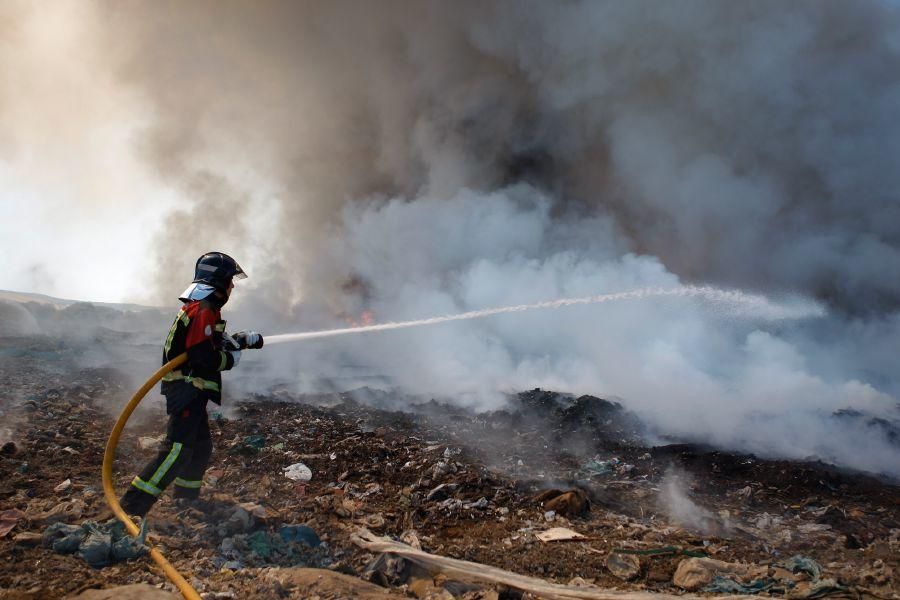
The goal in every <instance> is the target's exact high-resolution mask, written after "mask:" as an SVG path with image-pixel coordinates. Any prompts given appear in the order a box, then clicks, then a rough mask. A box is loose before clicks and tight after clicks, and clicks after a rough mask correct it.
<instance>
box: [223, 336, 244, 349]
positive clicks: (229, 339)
mask: <svg viewBox="0 0 900 600" xmlns="http://www.w3.org/2000/svg"><path fill="white" fill-rule="evenodd" d="M222 349H223V350H226V351H230V350H240V349H241V344H240V343H239V342H238V341H237V340H236V339H235V338H234V336H231V335H228V334H227V333H223V334H222Z"/></svg>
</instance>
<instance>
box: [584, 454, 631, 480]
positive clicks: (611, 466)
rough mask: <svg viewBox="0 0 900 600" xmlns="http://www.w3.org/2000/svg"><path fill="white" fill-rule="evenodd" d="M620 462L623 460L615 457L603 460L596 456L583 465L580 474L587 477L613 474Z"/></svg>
mask: <svg viewBox="0 0 900 600" xmlns="http://www.w3.org/2000/svg"><path fill="white" fill-rule="evenodd" d="M620 463H621V461H620V460H619V459H618V458H615V457H613V458H610V459H609V460H603V459H601V458H600V457H598V456H595V457H594V458H592V459H590V460H588V461H587V462H585V463H584V464H582V465H581V468H580V469H579V470H578V474H579V475H581V476H583V477H587V478H591V477H599V476H601V475H611V474H612V473H615V471H616V467H618V466H619V464H620Z"/></svg>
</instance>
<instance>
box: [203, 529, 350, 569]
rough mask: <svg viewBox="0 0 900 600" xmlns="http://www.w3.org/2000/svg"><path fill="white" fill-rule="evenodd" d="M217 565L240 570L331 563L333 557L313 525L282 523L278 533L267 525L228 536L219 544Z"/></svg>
mask: <svg viewBox="0 0 900 600" xmlns="http://www.w3.org/2000/svg"><path fill="white" fill-rule="evenodd" d="M218 550H219V553H218V555H217V556H216V557H214V558H213V561H212V563H213V565H214V566H215V567H216V568H217V569H219V568H225V569H230V570H240V569H244V568H247V567H263V566H285V567H296V566H305V567H317V568H321V567H327V566H329V565H330V564H331V563H332V562H333V559H332V557H331V554H330V550H329V548H328V545H327V544H325V543H324V542H322V541H321V540H320V539H319V536H318V535H316V533H315V531H313V530H312V529H310V528H308V527H306V528H304V527H303V526H298V525H287V526H283V527H281V528H280V529H279V530H278V532H277V533H272V532H269V531H266V530H263V529H260V530H257V531H254V532H252V533H240V534H236V535H233V536H229V537H226V538H224V539H223V540H222V542H221V544H219V548H218Z"/></svg>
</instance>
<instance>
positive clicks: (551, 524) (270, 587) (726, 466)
mask: <svg viewBox="0 0 900 600" xmlns="http://www.w3.org/2000/svg"><path fill="white" fill-rule="evenodd" d="M79 352H80V350H79V347H78V346H77V345H73V344H69V343H65V342H63V341H60V340H58V339H55V338H47V337H37V336H31V337H27V338H26V337H6V338H0V390H2V392H0V414H2V417H3V420H2V424H0V432H2V435H3V438H2V440H0V441H2V442H4V445H3V447H2V454H0V557H2V558H0V598H19V599H24V598H32V599H38V598H40V599H53V598H64V597H69V596H74V595H77V594H79V593H81V592H84V591H85V590H90V589H92V588H104V587H109V586H113V585H125V584H137V583H147V584H150V585H152V586H158V587H161V588H164V589H172V588H171V586H170V584H168V582H167V580H166V579H165V577H164V576H163V575H162V574H161V573H160V572H159V570H158V569H157V568H156V567H155V565H154V563H152V562H151V561H150V560H149V558H147V557H143V558H138V559H135V560H132V561H126V562H119V563H116V564H113V565H111V566H106V567H104V568H92V567H90V566H88V564H86V563H85V562H84V560H82V559H81V558H79V556H78V555H77V554H61V553H57V552H54V551H53V550H52V549H51V548H48V547H46V545H45V544H47V543H48V540H46V539H45V538H44V536H43V534H44V532H45V531H46V529H47V528H48V526H49V525H51V524H53V523H57V522H58V523H71V524H78V523H82V522H84V521H85V520H97V519H101V520H102V519H104V518H106V517H108V516H109V515H108V513H107V509H106V506H105V503H104V500H103V494H102V488H101V480H100V465H101V462H102V456H103V449H104V445H105V443H106V439H107V436H108V434H109V431H110V430H111V427H112V424H113V422H114V416H115V414H116V412H117V410H118V408H119V407H121V406H122V405H124V403H125V401H126V400H127V398H128V397H129V396H130V394H131V392H132V387H133V382H132V381H131V380H129V379H126V378H125V377H124V375H123V374H122V373H121V372H118V371H114V370H111V369H106V368H84V367H83V365H82V366H79V365H80V364H82V363H80V362H79V361H78V360H77V359H78V355H79ZM387 400H396V399H391V398H389V397H388V396H386V393H385V392H378V391H374V390H357V391H355V392H353V393H345V394H334V395H325V396H317V397H292V396H290V395H288V394H271V395H267V396H260V397H254V398H246V399H244V401H242V402H239V403H237V404H236V405H235V406H232V407H231V409H230V410H227V411H225V413H224V415H223V414H218V413H214V414H213V424H212V429H213V438H214V443H215V447H216V450H215V456H214V461H213V462H214V464H213V466H212V468H211V469H210V471H209V472H208V473H207V478H206V484H207V489H206V490H205V494H206V498H207V501H206V502H204V503H203V504H202V505H200V506H199V507H189V506H180V505H176V504H175V503H174V502H172V501H171V500H170V499H169V498H167V497H166V498H164V499H163V500H162V501H161V502H160V503H159V504H158V505H157V507H156V508H155V509H154V511H153V512H152V513H151V515H150V518H149V528H150V532H151V533H150V541H151V542H152V543H153V544H155V545H156V547H158V548H159V549H160V550H161V551H162V552H163V554H165V555H166V556H167V557H168V558H169V559H170V560H171V561H172V563H173V564H174V565H175V566H176V567H177V568H178V569H179V570H180V571H181V572H182V573H184V574H185V575H186V576H187V578H188V579H189V580H190V581H191V582H192V583H193V584H194V586H195V587H196V589H197V590H198V591H199V592H201V593H202V594H203V595H204V597H205V598H277V597H284V598H301V597H312V596H317V597H321V598H340V597H372V598H375V597H393V596H396V597H402V596H417V597H432V598H450V597H457V598H462V597H465V598H497V597H503V598H516V597H523V594H522V592H521V590H518V589H516V588H515V587H514V586H509V585H507V584H498V583H496V582H494V583H492V582H490V581H480V582H474V583H473V582H472V581H471V580H470V581H469V582H464V581H462V580H461V578H459V577H456V578H454V577H448V576H446V575H442V574H441V573H440V568H438V567H435V568H432V569H428V568H423V566H422V564H421V563H417V562H416V561H409V560H406V561H404V560H402V559H399V558H397V557H396V556H379V555H378V554H376V553H373V552H370V551H368V550H366V549H364V548H362V547H361V546H360V545H358V543H355V542H354V539H353V535H354V534H355V533H358V532H360V531H362V528H365V529H367V530H369V531H371V532H372V533H373V534H376V535H378V536H388V537H390V538H392V539H395V540H403V541H404V542H405V543H407V544H410V545H412V546H413V547H419V548H421V549H422V550H424V551H426V552H428V553H431V554H434V555H438V556H441V557H448V558H455V559H462V560H466V561H472V562H474V563H479V564H482V565H489V566H493V567H498V568H501V569H505V570H508V571H511V572H514V573H518V574H522V575H528V576H531V577H534V578H538V579H541V580H544V581H548V582H555V583H560V584H572V585H588V586H589V585H591V584H593V585H595V586H599V587H602V588H612V587H615V588H617V589H619V590H625V591H645V592H646V591H650V592H665V593H669V594H683V593H684V592H685V591H691V592H698V593H754V592H761V593H763V594H768V595H776V596H782V595H787V596H790V597H800V598H804V597H805V598H810V597H823V596H828V595H837V596H847V597H854V598H858V597H860V596H869V597H875V598H897V597H898V591H900V586H898V585H897V574H898V573H900V487H898V486H897V485H896V484H894V483H891V482H885V481H880V480H878V479H875V478H873V477H869V476H866V475H862V474H858V473H850V472H846V471H841V470H838V469H835V468H832V467H829V466H828V465H824V464H820V463H797V462H786V461H773V460H761V459H758V458H756V457H754V456H749V455H736V454H729V453H725V452H721V451H717V450H715V449H713V448H704V447H698V446H693V445H685V444H680V445H679V444H670V445H663V446H655V447H650V446H648V445H646V444H645V443H644V442H642V437H641V430H640V424H639V423H638V422H637V421H636V420H635V419H634V418H632V417H631V416H630V415H629V414H628V413H627V412H626V411H625V410H623V409H622V407H621V406H619V405H617V404H615V403H612V402H607V401H604V400H601V399H597V398H592V397H587V396H585V397H581V398H571V397H568V396H565V395H561V394H554V393H552V392H544V391H540V390H533V391H530V392H525V393H522V394H519V395H518V396H517V397H515V398H513V399H512V400H511V403H510V407H509V409H508V410H505V411H499V412H494V413H488V414H473V413H470V412H467V411H464V410H461V409H456V408H450V407H448V406H445V405H442V404H439V403H435V402H430V403H425V404H417V405H411V406H409V409H408V410H406V411H404V412H394V411H389V410H383V409H379V408H377V407H378V406H388V405H391V406H394V405H396V402H387ZM150 402H151V403H152V406H148V407H147V408H146V409H145V410H143V411H142V412H141V413H140V414H139V415H138V416H137V418H135V419H134V422H133V423H131V424H129V427H128V428H127V430H126V432H125V435H124V436H123V439H122V443H121V444H120V446H119V449H118V455H117V462H116V468H115V472H116V486H117V489H118V490H124V489H125V487H126V485H127V484H128V481H129V480H130V478H131V477H132V476H133V475H134V473H135V472H136V471H137V470H138V469H139V467H140V466H141V465H142V464H143V462H144V461H145V460H146V459H147V458H148V457H149V456H150V455H151V454H152V452H153V450H152V448H153V446H154V444H155V443H156V441H155V439H154V438H157V437H158V436H159V435H160V434H161V433H162V430H163V423H164V414H163V411H162V408H161V405H160V403H158V402H157V401H154V400H152V399H151V400H150ZM211 408H212V407H211ZM225 415H227V416H225ZM297 463H302V464H303V465H305V466H306V467H308V469H309V471H310V472H311V479H310V480H309V481H302V478H301V479H299V480H292V479H290V478H288V477H287V476H286V475H285V471H284V470H285V468H286V467H289V466H290V465H296V464H297ZM296 469H297V470H298V472H299V471H302V469H300V468H296ZM296 525H303V526H305V527H306V528H309V529H306V528H303V527H299V528H298V527H291V526H296ZM552 528H564V529H567V530H571V531H573V532H576V533H577V534H580V535H581V536H584V537H581V538H577V539H570V540H562V541H542V540H541V539H540V538H539V536H541V535H542V534H544V533H545V532H547V531H548V530H551V529H552ZM310 530H311V531H310ZM564 535H567V536H571V535H572V534H571V533H564ZM295 536H299V537H301V538H303V539H306V540H307V541H308V542H311V543H312V545H313V546H315V547H311V546H310V545H309V544H307V543H304V542H303V541H297V540H296V539H294V537H295ZM316 537H317V538H318V539H315V538H316ZM316 542H321V543H320V544H318V545H316ZM806 559H811V560H809V561H807V560H806ZM717 561H718V562H717ZM813 561H814V562H813ZM296 567H309V568H315V569H324V570H325V572H327V573H340V574H344V575H348V576H350V577H347V578H340V579H334V580H333V581H332V579H327V578H325V579H323V577H322V576H321V575H316V573H322V572H323V571H298V570H297V569H296ZM817 569H820V571H819V570H817ZM334 577H338V576H337V575H335V576H334ZM326 579H327V581H328V582H330V583H329V584H328V585H325V583H324V582H325V581H326ZM463 579H464V578H463ZM363 580H365V581H367V582H371V583H372V584H376V585H374V586H373V585H371V584H363V583H362V581H363ZM311 582H312V583H311ZM354 582H357V583H358V585H359V586H361V587H354V586H355V585H357V583H354ZM317 586H318V587H317ZM586 589H587V588H586ZM92 593H94V592H92ZM525 596H526V597H534V596H533V595H529V593H525ZM86 597H87V596H86ZM92 597H100V596H92ZM135 597H137V596H135ZM148 597H149V596H148ZM560 597H562V596H560Z"/></svg>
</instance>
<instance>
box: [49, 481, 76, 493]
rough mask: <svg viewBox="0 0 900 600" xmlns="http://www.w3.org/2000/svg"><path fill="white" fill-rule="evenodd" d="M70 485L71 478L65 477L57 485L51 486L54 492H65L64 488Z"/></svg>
mask: <svg viewBox="0 0 900 600" xmlns="http://www.w3.org/2000/svg"><path fill="white" fill-rule="evenodd" d="M71 487H72V480H71V479H66V480H65V481H63V482H62V483H60V484H59V485H58V486H56V487H55V488H53V491H54V492H57V493H58V492H65V491H66V490H68V489H69V488H71Z"/></svg>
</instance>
